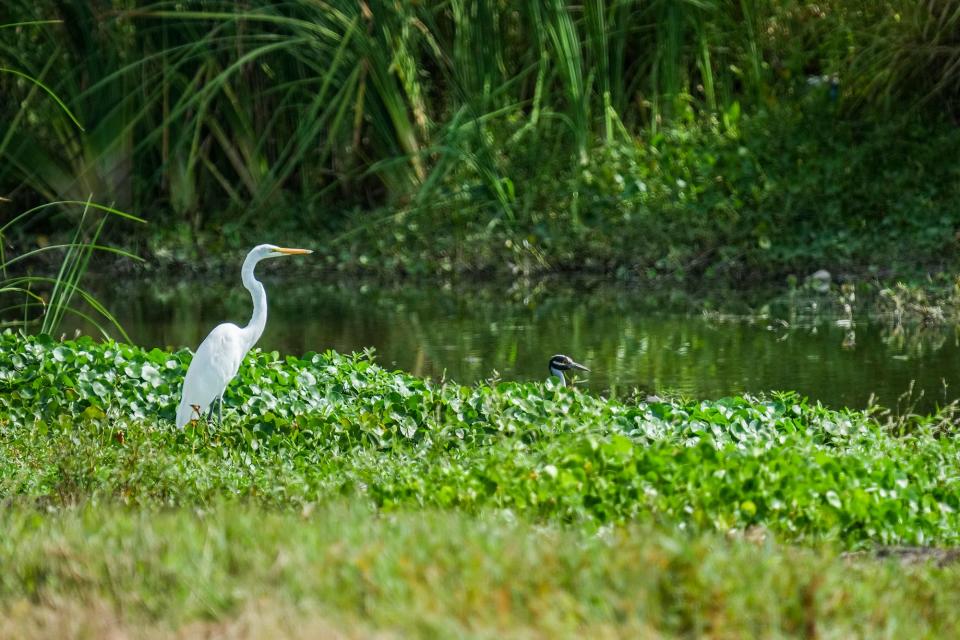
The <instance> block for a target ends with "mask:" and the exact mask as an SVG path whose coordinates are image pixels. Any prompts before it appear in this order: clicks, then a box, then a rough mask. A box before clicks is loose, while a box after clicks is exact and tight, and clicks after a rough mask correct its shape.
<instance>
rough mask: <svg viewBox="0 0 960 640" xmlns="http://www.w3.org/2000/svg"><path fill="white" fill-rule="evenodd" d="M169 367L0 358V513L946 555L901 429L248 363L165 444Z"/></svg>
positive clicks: (771, 408) (932, 471) (94, 359)
mask: <svg viewBox="0 0 960 640" xmlns="http://www.w3.org/2000/svg"><path fill="white" fill-rule="evenodd" d="M189 358H190V352H189V351H186V350H183V351H178V352H168V351H164V350H160V349H153V350H145V349H141V348H138V347H133V346H130V345H126V344H121V343H115V342H103V343H98V342H95V341H93V340H91V339H88V338H82V339H80V340H77V341H66V342H58V341H55V340H53V339H51V338H49V337H44V336H40V337H37V338H26V337H23V336H21V335H18V334H15V333H12V332H9V331H8V332H6V333H4V334H2V338H0V360H2V361H3V362H8V363H10V366H8V367H5V368H4V369H2V370H0V391H2V393H0V416H2V418H0V433H2V440H0V448H2V449H3V452H2V453H3V455H0V459H2V460H3V462H0V466H2V467H3V468H0V497H3V498H4V499H13V500H20V499H29V500H37V499H43V500H52V501H53V502H55V503H57V502H64V501H65V502H67V503H69V502H72V501H75V500H81V499H82V500H89V499H93V500H97V501H103V500H106V501H113V500H120V501H121V502H125V503H131V504H140V505H145V506H149V505H154V504H156V505H163V504H182V505H188V504H206V503H208V502H211V501H215V500H220V499H222V498H223V496H233V497H235V498H243V499H247V500H253V501H255V502H262V503H264V504H267V505H304V504H308V503H313V502H316V501H325V500H329V499H332V498H333V497H335V496H342V495H348V496H354V497H356V498H358V499H360V500H361V501H365V502H369V503H370V504H371V505H372V506H374V507H378V508H384V509H397V508H404V507H421V506H435V507H445V508H449V507H452V508H457V509H465V510H468V511H475V510H484V509H489V508H495V509H508V510H510V511H511V512H514V513H522V514H526V515H528V516H530V517H533V518H535V519H545V520H551V521H558V522H566V523H579V524H580V525H582V526H587V527H595V526H597V525H600V524H602V523H607V522H612V523H623V522H628V521H631V520H639V521H657V522H667V523H675V524H677V525H680V526H682V527H684V528H687V529H690V530H719V531H727V530H730V529H740V528H745V527H750V526H761V527H764V528H766V529H768V530H771V531H773V532H776V533H777V534H779V535H781V536H784V537H786V538H788V539H798V540H799V539H828V540H836V541H839V542H840V543H841V544H843V545H847V546H853V547H856V546H861V545H864V544H868V543H871V542H884V543H893V542H911V543H930V542H938V543H948V542H955V541H956V540H957V538H958V534H957V531H958V530H960V529H958V526H957V525H958V524H960V519H958V516H957V512H958V509H960V482H958V480H957V478H960V473H958V471H960V469H958V467H960V464H958V460H960V456H958V455H957V454H958V453H960V452H958V450H957V445H956V444H955V443H954V442H953V440H952V439H949V438H937V437H936V436H935V434H932V433H928V432H927V431H926V430H925V429H924V428H923V427H922V425H919V424H918V425H916V428H914V429H912V430H910V431H909V434H910V435H909V436H905V437H898V436H895V435H893V434H892V433H891V432H890V430H888V429H886V428H884V426H882V425H880V424H878V423H877V422H876V421H875V420H873V419H872V418H871V417H870V416H869V415H867V414H865V413H863V412H855V411H834V410H830V409H826V408H823V407H820V406H814V405H810V404H808V403H807V402H806V401H805V400H804V399H802V398H800V397H798V396H796V395H795V394H790V393H786V394H776V395H772V396H770V397H768V398H752V397H735V398H726V399H720V400H715V401H677V400H672V401H664V402H657V403H647V402H627V401H613V400H608V399H605V398H603V397H601V396H596V395H591V394H587V393H583V392H581V391H578V390H576V389H568V388H561V387H558V386H555V385H553V384H551V383H523V384H521V383H510V382H500V383H496V384H478V385H475V386H472V387H465V386H461V385H458V384H455V383H451V382H442V383H438V382H433V381H430V380H424V379H420V378H416V377H414V376H410V375H407V374H404V373H402V372H392V371H388V370H386V369H383V368H382V367H379V366H378V365H376V364H375V363H373V362H372V361H371V358H370V357H369V356H368V355H364V354H354V355H342V354H338V353H334V352H328V353H324V354H317V353H308V354H305V355H304V356H303V357H300V358H298V357H293V356H287V357H285V358H281V357H280V355H279V354H277V353H266V352H263V351H253V352H251V353H250V354H249V355H248V357H247V359H246V360H245V361H244V364H243V366H242V367H241V369H240V372H239V374H238V376H237V379H236V380H235V381H234V382H233V383H232V384H231V385H230V387H229V388H228V391H227V394H226V398H225V404H226V409H225V413H224V416H225V418H224V420H225V424H224V426H223V427H222V428H213V427H212V426H210V427H208V426H207V425H206V424H205V423H202V422H200V423H196V424H195V425H194V428H190V429H188V430H187V431H186V432H185V433H177V432H176V430H175V429H173V428H172V419H173V409H174V406H175V403H176V401H177V399H178V394H179V385H180V381H181V380H182V376H183V373H184V371H185V369H186V366H187V364H188V362H189Z"/></svg>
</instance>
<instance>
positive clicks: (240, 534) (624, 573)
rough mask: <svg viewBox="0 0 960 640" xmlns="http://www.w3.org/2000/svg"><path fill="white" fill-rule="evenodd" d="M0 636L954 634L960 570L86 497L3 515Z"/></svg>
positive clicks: (339, 506)
mask: <svg viewBox="0 0 960 640" xmlns="http://www.w3.org/2000/svg"><path fill="white" fill-rule="evenodd" d="M0 526H2V527H3V530H4V532H5V535H4V536H3V540H2V541H0V561H2V563H3V566H4V567H5V570H4V572H3V575H2V576H0V611H2V613H3V615H2V618H3V622H0V634H3V635H8V636H10V637H14V636H16V637H27V638H29V637H42V636H43V635H44V631H46V632H48V633H49V632H52V633H58V632H59V633H61V634H62V633H63V632H64V631H65V630H68V629H70V630H74V633H73V634H67V635H72V636H73V637H98V636H99V637H102V636H103V635H105V634H110V633H117V632H124V633H131V634H133V635H134V636H136V637H152V636H159V635H161V634H169V633H171V631H177V632H178V633H179V634H180V635H179V637H195V636H204V637H206V634H209V633H218V634H224V635H226V636H228V637H258V636H259V637H262V636H264V635H270V636H271V637H291V638H306V637H317V636H318V635H320V636H324V637H370V636H371V635H377V637H437V636H438V635H440V636H457V637H477V638H493V637H583V636H584V635H588V636H590V637H601V638H603V637H611V638H612V637H623V636H624V635H629V636H631V637H641V638H648V637H650V638H652V637H689V636H691V635H694V636H700V637H703V636H706V637H744V636H766V637H769V636H775V637H814V636H816V637H851V636H856V637H867V636H868V637H905V636H909V637H915V638H920V637H945V636H950V635H952V634H955V633H956V632H957V630H958V625H960V619H958V614H957V612H956V608H955V607H953V606H952V605H951V603H952V602H955V601H956V598H957V597H958V596H960V593H958V591H957V589H958V586H957V585H958V584H960V582H958V575H957V572H958V568H957V565H952V564H951V565H947V566H944V567H942V568H939V567H937V566H936V565H935V564H926V563H921V564H918V565H911V566H903V565H901V564H899V563H896V562H895V561H878V560H876V559H872V558H862V559H844V558H842V557H841V556H839V555H838V554H837V553H836V552H835V551H833V550H829V549H824V550H819V551H812V550H809V549H801V548H796V547H790V546H781V545H779V544H777V543H775V542H772V541H770V540H767V541H762V540H759V541H748V540H741V539H735V538H734V539H729V538H725V537H723V536H718V535H709V536H688V535H685V534H682V533H680V534H678V533H677V532H675V531H668V530H662V529H657V528H650V527H645V526H637V525H630V526H626V527H618V528H615V529H611V530H608V531H606V532H605V533H604V534H603V535H601V536H596V535H584V534H582V533H580V532H579V531H577V530H571V529H569V528H563V527H556V526H535V525H531V524H529V523H528V522H526V521H524V520H520V521H516V520H515V519H514V518H512V517H508V516H505V515H503V514H501V513H487V514H485V515H484V517H482V518H476V517H471V516H467V515H464V514H462V513H456V512H437V511H432V510H427V511H419V512H410V511H402V512H399V513H392V514H388V515H384V514H381V515H377V514H375V513H372V512H370V511H369V510H367V509H366V508H364V507H361V506H357V505H356V504H352V503H346V504H344V503H332V504H323V505H320V506H318V507H317V508H316V509H312V508H311V509H308V510H304V511H302V512H297V511H274V510H265V509H262V508H256V507H252V506H249V505H246V506H243V505H235V504H234V505H223V504H217V505H211V506H208V507H206V508H203V509H199V510H198V509H193V508H190V509H188V508H178V509H165V510H162V511H159V512H157V511H153V510H145V511H144V510H138V509H124V508H118V507H116V506H104V505H99V506H94V505H81V506H78V507H74V508H69V509H64V510H57V511H55V512H52V513H45V514H42V512H37V511H36V510H33V509H27V508H22V507H16V508H8V509H5V510H4V512H3V514H2V515H0Z"/></svg>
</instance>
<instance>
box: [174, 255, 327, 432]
mask: <svg viewBox="0 0 960 640" xmlns="http://www.w3.org/2000/svg"><path fill="white" fill-rule="evenodd" d="M306 253H313V252H312V251H310V250H309V249H286V248H284V247H276V246H274V245H272V244H261V245H258V246H256V247H254V248H253V249H252V250H251V251H250V253H248V254H247V257H246V259H245V260H244V261H243V269H242V270H241V271H240V273H241V276H242V279H243V286H244V287H246V288H247V291H249V292H250V296H251V297H252V298H253V316H252V317H251V318H250V322H249V323H248V324H247V326H245V327H238V326H237V325H235V324H231V323H229V322H226V323H224V324H221V325H218V326H217V327H215V328H214V330H213V331H211V332H210V334H209V335H207V337H206V338H205V339H204V340H203V342H201V343H200V346H199V347H198V348H197V352H196V354H194V356H193V360H192V361H191V362H190V366H189V367H188V368H187V375H186V377H185V378H184V379H183V391H182V393H181V395H180V406H179V407H178V408H177V427H179V428H181V429H182V428H183V427H184V426H185V425H186V424H187V423H188V422H190V420H192V419H193V418H198V417H200V416H202V415H203V413H204V412H206V411H207V409H208V408H209V407H210V405H211V403H212V402H213V401H214V400H216V399H218V398H219V399H220V410H221V412H222V411H223V392H224V390H225V389H226V388H227V384H229V383H230V381H231V380H232V379H233V377H234V376H235V375H237V371H239V370H240V363H241V362H243V357H244V356H245V355H247V352H248V351H250V349H251V348H253V345H255V344H256V343H257V340H259V339H260V336H261V335H263V329H264V327H266V326H267V292H266V290H265V289H264V288H263V284H261V283H260V281H259V280H257V279H256V278H255V277H254V275H253V270H254V268H255V267H256V266H257V263H258V262H260V261H261V260H263V259H265V258H279V257H281V256H293V255H302V254H306Z"/></svg>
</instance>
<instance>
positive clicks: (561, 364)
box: [547, 353, 590, 384]
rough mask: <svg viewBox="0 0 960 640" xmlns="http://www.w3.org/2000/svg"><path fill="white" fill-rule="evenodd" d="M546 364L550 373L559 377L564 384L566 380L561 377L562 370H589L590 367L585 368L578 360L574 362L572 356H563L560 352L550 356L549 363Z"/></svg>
mask: <svg viewBox="0 0 960 640" xmlns="http://www.w3.org/2000/svg"><path fill="white" fill-rule="evenodd" d="M547 366H548V368H549V369H550V375H554V376H556V377H558V378H560V381H561V382H562V383H564V384H566V382H567V381H566V378H564V377H563V372H564V371H570V370H571V369H576V370H579V371H590V369H587V368H586V367H585V366H583V365H582V364H580V363H578V362H574V361H573V358H571V357H570V356H565V355H563V354H562V353H558V354H557V355H555V356H553V357H552V358H550V364H549V365H547Z"/></svg>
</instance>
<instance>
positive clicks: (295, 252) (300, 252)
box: [274, 247, 313, 256]
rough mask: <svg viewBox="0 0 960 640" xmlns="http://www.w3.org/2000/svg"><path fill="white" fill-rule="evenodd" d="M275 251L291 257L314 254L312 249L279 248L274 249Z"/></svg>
mask: <svg viewBox="0 0 960 640" xmlns="http://www.w3.org/2000/svg"><path fill="white" fill-rule="evenodd" d="M274 251H277V252H279V253H285V254H287V255H289V256H299V255H304V254H307V253H313V250H311V249H287V248H286V247H277V248H276V249H274Z"/></svg>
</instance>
